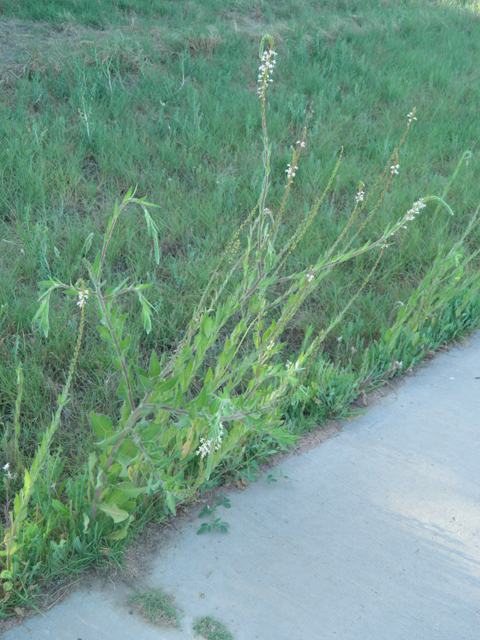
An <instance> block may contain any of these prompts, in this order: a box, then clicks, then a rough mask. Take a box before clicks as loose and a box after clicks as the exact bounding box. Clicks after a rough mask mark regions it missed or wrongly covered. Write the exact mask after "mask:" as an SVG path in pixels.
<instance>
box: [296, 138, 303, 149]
mask: <svg viewBox="0 0 480 640" xmlns="http://www.w3.org/2000/svg"><path fill="white" fill-rule="evenodd" d="M297 144H299V145H300V147H301V148H302V149H305V140H304V141H303V142H302V140H297Z"/></svg>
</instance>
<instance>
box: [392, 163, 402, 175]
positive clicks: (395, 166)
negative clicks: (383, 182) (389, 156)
mask: <svg viewBox="0 0 480 640" xmlns="http://www.w3.org/2000/svg"><path fill="white" fill-rule="evenodd" d="M399 168H400V165H399V164H398V163H397V164H392V166H391V167H390V175H392V176H393V174H394V173H396V174H397V175H398V170H399Z"/></svg>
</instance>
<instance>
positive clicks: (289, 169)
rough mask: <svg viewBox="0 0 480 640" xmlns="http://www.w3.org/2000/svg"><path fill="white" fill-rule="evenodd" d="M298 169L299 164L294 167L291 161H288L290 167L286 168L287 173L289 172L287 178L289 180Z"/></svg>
mask: <svg viewBox="0 0 480 640" xmlns="http://www.w3.org/2000/svg"><path fill="white" fill-rule="evenodd" d="M297 169H298V166H297V165H295V166H294V167H291V166H290V163H288V168H287V169H285V173H286V174H287V178H288V180H289V181H290V180H291V179H292V178H293V177H294V176H295V171H296V170H297Z"/></svg>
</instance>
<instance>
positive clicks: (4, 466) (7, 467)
mask: <svg viewBox="0 0 480 640" xmlns="http://www.w3.org/2000/svg"><path fill="white" fill-rule="evenodd" d="M9 469H10V463H9V462H7V464H5V465H3V470H4V471H8V470H9Z"/></svg>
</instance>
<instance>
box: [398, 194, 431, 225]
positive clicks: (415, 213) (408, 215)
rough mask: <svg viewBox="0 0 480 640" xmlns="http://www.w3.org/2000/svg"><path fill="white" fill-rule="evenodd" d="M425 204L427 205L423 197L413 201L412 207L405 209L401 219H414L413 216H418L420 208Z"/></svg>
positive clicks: (423, 207)
mask: <svg viewBox="0 0 480 640" xmlns="http://www.w3.org/2000/svg"><path fill="white" fill-rule="evenodd" d="M426 206H427V205H426V204H425V202H424V201H423V198H420V200H417V201H416V202H414V203H413V206H412V208H411V209H409V210H408V211H407V213H406V214H405V217H404V219H403V221H404V222H408V221H409V220H414V219H415V216H418V214H419V213H420V211H421V210H422V209H425V207H426Z"/></svg>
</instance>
